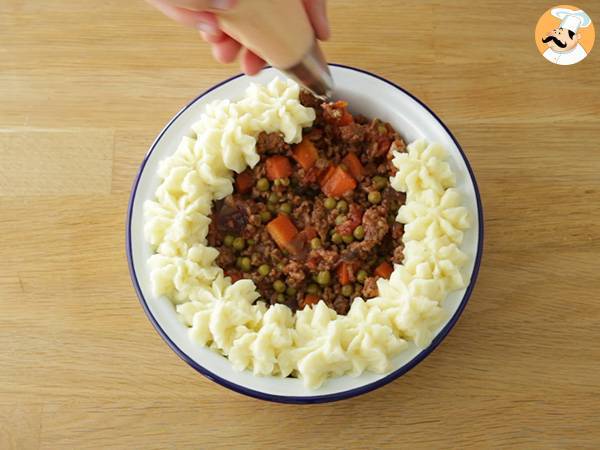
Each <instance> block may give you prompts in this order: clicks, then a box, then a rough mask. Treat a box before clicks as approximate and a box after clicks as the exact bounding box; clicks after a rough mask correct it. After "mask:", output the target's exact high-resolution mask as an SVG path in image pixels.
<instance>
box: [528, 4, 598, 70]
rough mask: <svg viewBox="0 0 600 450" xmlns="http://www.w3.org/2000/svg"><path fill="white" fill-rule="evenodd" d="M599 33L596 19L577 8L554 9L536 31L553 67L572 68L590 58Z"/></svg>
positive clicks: (562, 6) (542, 20)
mask: <svg viewBox="0 0 600 450" xmlns="http://www.w3.org/2000/svg"><path fill="white" fill-rule="evenodd" d="M595 38H596V33H595V31H594V24H593V23H592V19H591V18H590V16H588V15H587V13H586V12H585V11H583V10H582V9H579V8H578V7H576V6H571V5H558V6H555V7H554V8H550V9H549V10H548V11H546V12H545V13H544V14H542V17H540V20H538V23H537V26H536V27H535V44H536V45H537V48H538V50H539V51H540V53H541V54H542V56H543V57H544V58H546V59H547V60H548V61H550V62H551V63H553V64H558V65H561V66H570V65H571V64H577V63H578V62H579V61H582V60H583V59H585V58H586V57H587V55H589V53H590V52H591V51H592V47H593V46H594V40H595Z"/></svg>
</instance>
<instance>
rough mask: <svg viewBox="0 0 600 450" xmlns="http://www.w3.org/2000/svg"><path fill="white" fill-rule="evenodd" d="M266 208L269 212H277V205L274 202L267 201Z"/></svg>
mask: <svg viewBox="0 0 600 450" xmlns="http://www.w3.org/2000/svg"><path fill="white" fill-rule="evenodd" d="M267 209H268V210H269V211H270V212H272V213H275V212H277V205H275V204H274V203H269V204H268V205H267Z"/></svg>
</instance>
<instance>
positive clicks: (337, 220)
mask: <svg viewBox="0 0 600 450" xmlns="http://www.w3.org/2000/svg"><path fill="white" fill-rule="evenodd" d="M345 221H346V216H344V215H343V214H340V215H339V216H337V217H336V218H335V224H336V225H341V224H343V223H344V222H345Z"/></svg>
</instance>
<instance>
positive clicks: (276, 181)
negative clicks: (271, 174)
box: [273, 178, 281, 186]
mask: <svg viewBox="0 0 600 450" xmlns="http://www.w3.org/2000/svg"><path fill="white" fill-rule="evenodd" d="M280 184H281V181H280V180H279V178H275V180H273V186H279V185H280Z"/></svg>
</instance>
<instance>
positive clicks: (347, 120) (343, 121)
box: [333, 100, 354, 125]
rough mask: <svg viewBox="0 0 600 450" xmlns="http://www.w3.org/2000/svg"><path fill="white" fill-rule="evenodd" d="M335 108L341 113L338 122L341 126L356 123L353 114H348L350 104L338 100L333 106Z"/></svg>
mask: <svg viewBox="0 0 600 450" xmlns="http://www.w3.org/2000/svg"><path fill="white" fill-rule="evenodd" d="M333 106H334V107H335V108H336V109H338V110H340V111H341V116H340V118H339V120H338V124H339V125H350V124H351V123H352V122H354V118H353V117H352V114H350V113H349V112H348V102H345V101H343V100H338V101H337V102H335V103H334V104H333Z"/></svg>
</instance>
